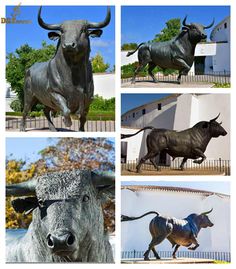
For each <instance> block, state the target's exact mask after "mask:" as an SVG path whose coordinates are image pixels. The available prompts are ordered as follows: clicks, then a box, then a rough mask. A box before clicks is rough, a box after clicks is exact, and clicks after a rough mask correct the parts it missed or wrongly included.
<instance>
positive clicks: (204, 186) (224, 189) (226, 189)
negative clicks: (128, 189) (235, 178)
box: [121, 180, 230, 195]
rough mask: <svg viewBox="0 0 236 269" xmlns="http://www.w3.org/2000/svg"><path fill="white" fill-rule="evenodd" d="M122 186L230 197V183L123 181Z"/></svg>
mask: <svg viewBox="0 0 236 269" xmlns="http://www.w3.org/2000/svg"><path fill="white" fill-rule="evenodd" d="M121 185H122V186H125V185H152V186H170V187H183V188H192V189H198V190H204V191H211V192H218V193H223V194H227V195H230V182H229V181H213V180H212V181H192V180H186V181H145V182H144V181H122V182H121Z"/></svg>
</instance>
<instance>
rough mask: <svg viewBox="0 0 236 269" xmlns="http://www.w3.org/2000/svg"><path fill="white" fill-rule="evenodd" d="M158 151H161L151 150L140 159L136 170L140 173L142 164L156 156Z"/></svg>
mask: <svg viewBox="0 0 236 269" xmlns="http://www.w3.org/2000/svg"><path fill="white" fill-rule="evenodd" d="M158 153H159V152H153V151H150V152H148V153H147V154H146V155H145V156H144V157H143V158H141V160H140V161H139V163H138V165H137V166H136V172H137V173H140V168H141V166H142V164H143V163H145V162H146V160H148V159H151V158H153V157H155V156H156V155H157V154H158Z"/></svg>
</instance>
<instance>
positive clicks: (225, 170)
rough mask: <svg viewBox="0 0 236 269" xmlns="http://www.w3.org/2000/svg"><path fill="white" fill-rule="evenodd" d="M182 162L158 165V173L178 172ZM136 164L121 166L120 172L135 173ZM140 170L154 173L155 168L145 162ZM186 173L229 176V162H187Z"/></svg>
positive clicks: (130, 163) (176, 161)
mask: <svg viewBox="0 0 236 269" xmlns="http://www.w3.org/2000/svg"><path fill="white" fill-rule="evenodd" d="M181 162H182V158H177V159H175V160H174V161H171V163H170V165H163V164H159V165H158V167H159V169H160V171H168V170H169V171H170V170H179V169H180V168H179V167H180V164H181ZM137 164H138V161H137V160H134V161H127V162H126V163H122V164H121V171H135V170H136V165H137ZM141 169H142V170H146V171H156V168H155V167H154V166H153V165H152V164H151V163H150V162H146V163H144V164H142V167H141ZM184 169H185V170H186V171H188V170H194V171H196V172H197V171H199V170H203V171H212V172H217V173H220V174H224V175H226V176H229V175H230V161H229V160H222V159H221V158H219V159H218V160H205V161H204V162H203V163H201V164H196V163H194V161H193V160H188V161H187V162H186V164H185V166H184Z"/></svg>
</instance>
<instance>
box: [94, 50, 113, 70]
mask: <svg viewBox="0 0 236 269" xmlns="http://www.w3.org/2000/svg"><path fill="white" fill-rule="evenodd" d="M91 62H92V68H93V73H104V72H106V70H107V69H108V68H109V64H108V63H104V60H103V57H102V55H101V54H100V53H97V54H96V55H95V56H94V57H93V58H92V60H91Z"/></svg>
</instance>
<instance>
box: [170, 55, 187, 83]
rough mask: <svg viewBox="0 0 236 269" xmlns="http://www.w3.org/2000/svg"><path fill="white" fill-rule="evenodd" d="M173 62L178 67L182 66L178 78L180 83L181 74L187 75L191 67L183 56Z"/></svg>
mask: <svg viewBox="0 0 236 269" xmlns="http://www.w3.org/2000/svg"><path fill="white" fill-rule="evenodd" d="M173 63H174V64H175V65H176V66H177V67H180V71H179V76H178V78H177V81H178V83H179V84H180V80H181V75H187V74H188V72H189V70H190V69H191V67H190V66H189V65H188V64H187V63H186V62H185V61H184V60H183V59H181V58H174V59H173Z"/></svg>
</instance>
